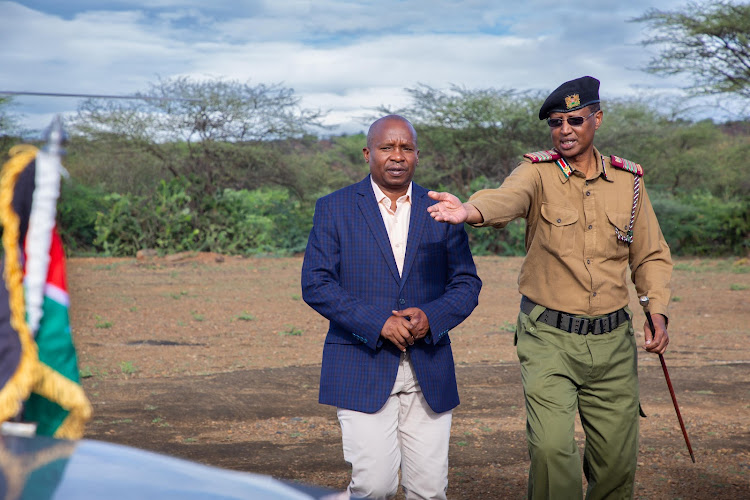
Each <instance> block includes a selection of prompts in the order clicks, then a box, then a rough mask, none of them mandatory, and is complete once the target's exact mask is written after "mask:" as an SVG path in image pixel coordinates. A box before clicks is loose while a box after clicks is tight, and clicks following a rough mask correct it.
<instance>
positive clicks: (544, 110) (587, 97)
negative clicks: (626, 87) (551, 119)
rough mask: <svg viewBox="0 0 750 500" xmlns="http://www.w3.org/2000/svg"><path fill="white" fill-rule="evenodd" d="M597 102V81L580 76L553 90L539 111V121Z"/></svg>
mask: <svg viewBox="0 0 750 500" xmlns="http://www.w3.org/2000/svg"><path fill="white" fill-rule="evenodd" d="M597 102H599V80H597V79H596V78H594V77H591V76H582V77H581V78H576V79H575V80H570V81H569V82H565V83H563V84H562V85H560V86H559V87H557V88H556V89H555V90H553V91H552V93H551V94H550V95H549V97H547V99H546V100H545V101H544V104H542V107H541V109H539V119H540V120H544V119H546V118H547V117H548V116H549V115H550V113H568V112H570V111H575V110H577V109H581V108H585V107H586V106H589V105H591V104H595V103H597Z"/></svg>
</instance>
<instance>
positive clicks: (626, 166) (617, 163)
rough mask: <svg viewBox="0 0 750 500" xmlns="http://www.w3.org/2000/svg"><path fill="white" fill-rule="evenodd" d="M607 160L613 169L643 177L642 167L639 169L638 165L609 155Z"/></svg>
mask: <svg viewBox="0 0 750 500" xmlns="http://www.w3.org/2000/svg"><path fill="white" fill-rule="evenodd" d="M609 158H610V161H611V162H612V166H613V167H617V168H619V169H621V170H627V171H628V172H630V173H631V174H633V175H637V176H638V177H643V167H641V166H640V165H639V164H638V163H636V162H634V161H630V160H626V159H625V158H620V157H619V156H615V155H611V156H610V157H609Z"/></svg>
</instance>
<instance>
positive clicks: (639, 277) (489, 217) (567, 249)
mask: <svg viewBox="0 0 750 500" xmlns="http://www.w3.org/2000/svg"><path fill="white" fill-rule="evenodd" d="M594 154H595V155H596V160H597V171H596V173H595V174H593V175H592V176H591V178H590V179H588V180H587V179H585V178H584V175H583V173H582V172H580V171H577V170H575V169H573V173H572V174H571V175H570V177H567V176H566V175H565V174H564V173H563V171H562V170H561V169H560V168H559V167H558V166H557V165H556V164H555V162H554V161H546V162H540V163H531V161H530V160H525V159H524V161H522V162H521V163H520V164H519V165H518V167H517V168H516V169H515V170H514V171H513V172H512V173H511V174H510V175H509V176H508V177H507V178H506V179H505V181H504V182H503V184H502V185H501V186H500V187H499V188H496V189H484V190H481V191H478V192H476V193H474V195H472V196H471V198H470V199H469V201H468V203H470V204H472V205H474V207H476V209H477V210H479V211H480V212H481V213H482V216H483V217H484V221H483V222H482V223H481V224H476V226H493V227H498V228H500V227H504V226H505V225H506V224H507V223H508V222H510V221H512V220H513V219H517V218H519V217H523V218H525V219H526V258H525V259H524V262H523V265H522V267H521V272H520V274H519V277H518V285H519V286H518V288H519V291H520V292H521V293H522V294H523V295H525V296H527V297H528V298H529V299H531V300H532V301H534V302H536V303H537V304H541V305H543V306H545V307H547V308H549V309H554V310H557V311H564V312H566V313H570V314H577V315H588V316H598V315H601V314H608V313H611V312H613V311H616V310H617V309H620V308H621V307H623V306H626V305H628V303H629V299H630V297H629V293H628V283H627V276H626V272H627V270H628V264H629V267H630V272H631V279H632V280H633V283H635V287H636V292H637V293H638V296H643V295H648V297H649V300H650V310H651V312H652V313H659V314H663V315H665V316H666V314H667V306H668V305H669V298H670V288H669V282H670V279H671V275H672V259H671V256H670V252H669V247H668V246H667V243H666V241H664V236H663V235H662V233H661V229H660V228H659V223H658V221H657V220H656V216H655V214H654V211H653V208H652V206H651V202H650V201H649V198H648V194H647V193H646V188H645V186H644V184H643V179H642V178H641V181H640V197H639V199H638V204H637V206H636V211H635V220H634V224H633V228H632V231H633V242H632V243H631V244H630V245H628V244H627V243H625V242H623V241H620V240H619V239H618V238H617V236H616V234H615V226H616V227H617V228H619V229H620V230H623V231H627V228H628V226H629V223H630V216H631V211H632V207H633V184H634V179H635V176H634V175H633V174H631V173H630V172H627V171H625V170H621V169H618V168H615V167H613V166H612V165H611V162H610V158H609V157H602V156H601V154H600V153H599V151H598V150H596V148H595V149H594ZM571 167H572V166H571Z"/></svg>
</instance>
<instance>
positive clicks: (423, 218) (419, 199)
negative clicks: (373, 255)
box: [401, 183, 431, 286]
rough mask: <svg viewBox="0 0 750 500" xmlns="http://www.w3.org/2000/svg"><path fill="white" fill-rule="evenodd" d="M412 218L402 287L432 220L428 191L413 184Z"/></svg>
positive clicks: (407, 240) (402, 275)
mask: <svg viewBox="0 0 750 500" xmlns="http://www.w3.org/2000/svg"><path fill="white" fill-rule="evenodd" d="M411 195H412V200H411V217H409V236H408V237H407V239H406V255H405V256H404V269H403V272H402V273H401V279H402V281H401V285H402V286H403V284H404V283H405V282H406V277H407V276H409V271H411V266H412V264H413V263H414V258H415V257H416V256H417V249H418V248H419V242H420V241H421V240H422V233H423V232H424V227H425V223H426V222H427V220H428V219H430V218H431V217H430V215H429V214H428V213H427V203H428V200H429V198H428V197H427V190H426V189H425V188H423V187H422V186H419V185H417V184H416V183H412V188H411Z"/></svg>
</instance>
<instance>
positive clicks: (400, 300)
mask: <svg viewBox="0 0 750 500" xmlns="http://www.w3.org/2000/svg"><path fill="white" fill-rule="evenodd" d="M398 303H399V304H401V305H404V304H406V301H405V300H404V299H398Z"/></svg>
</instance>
